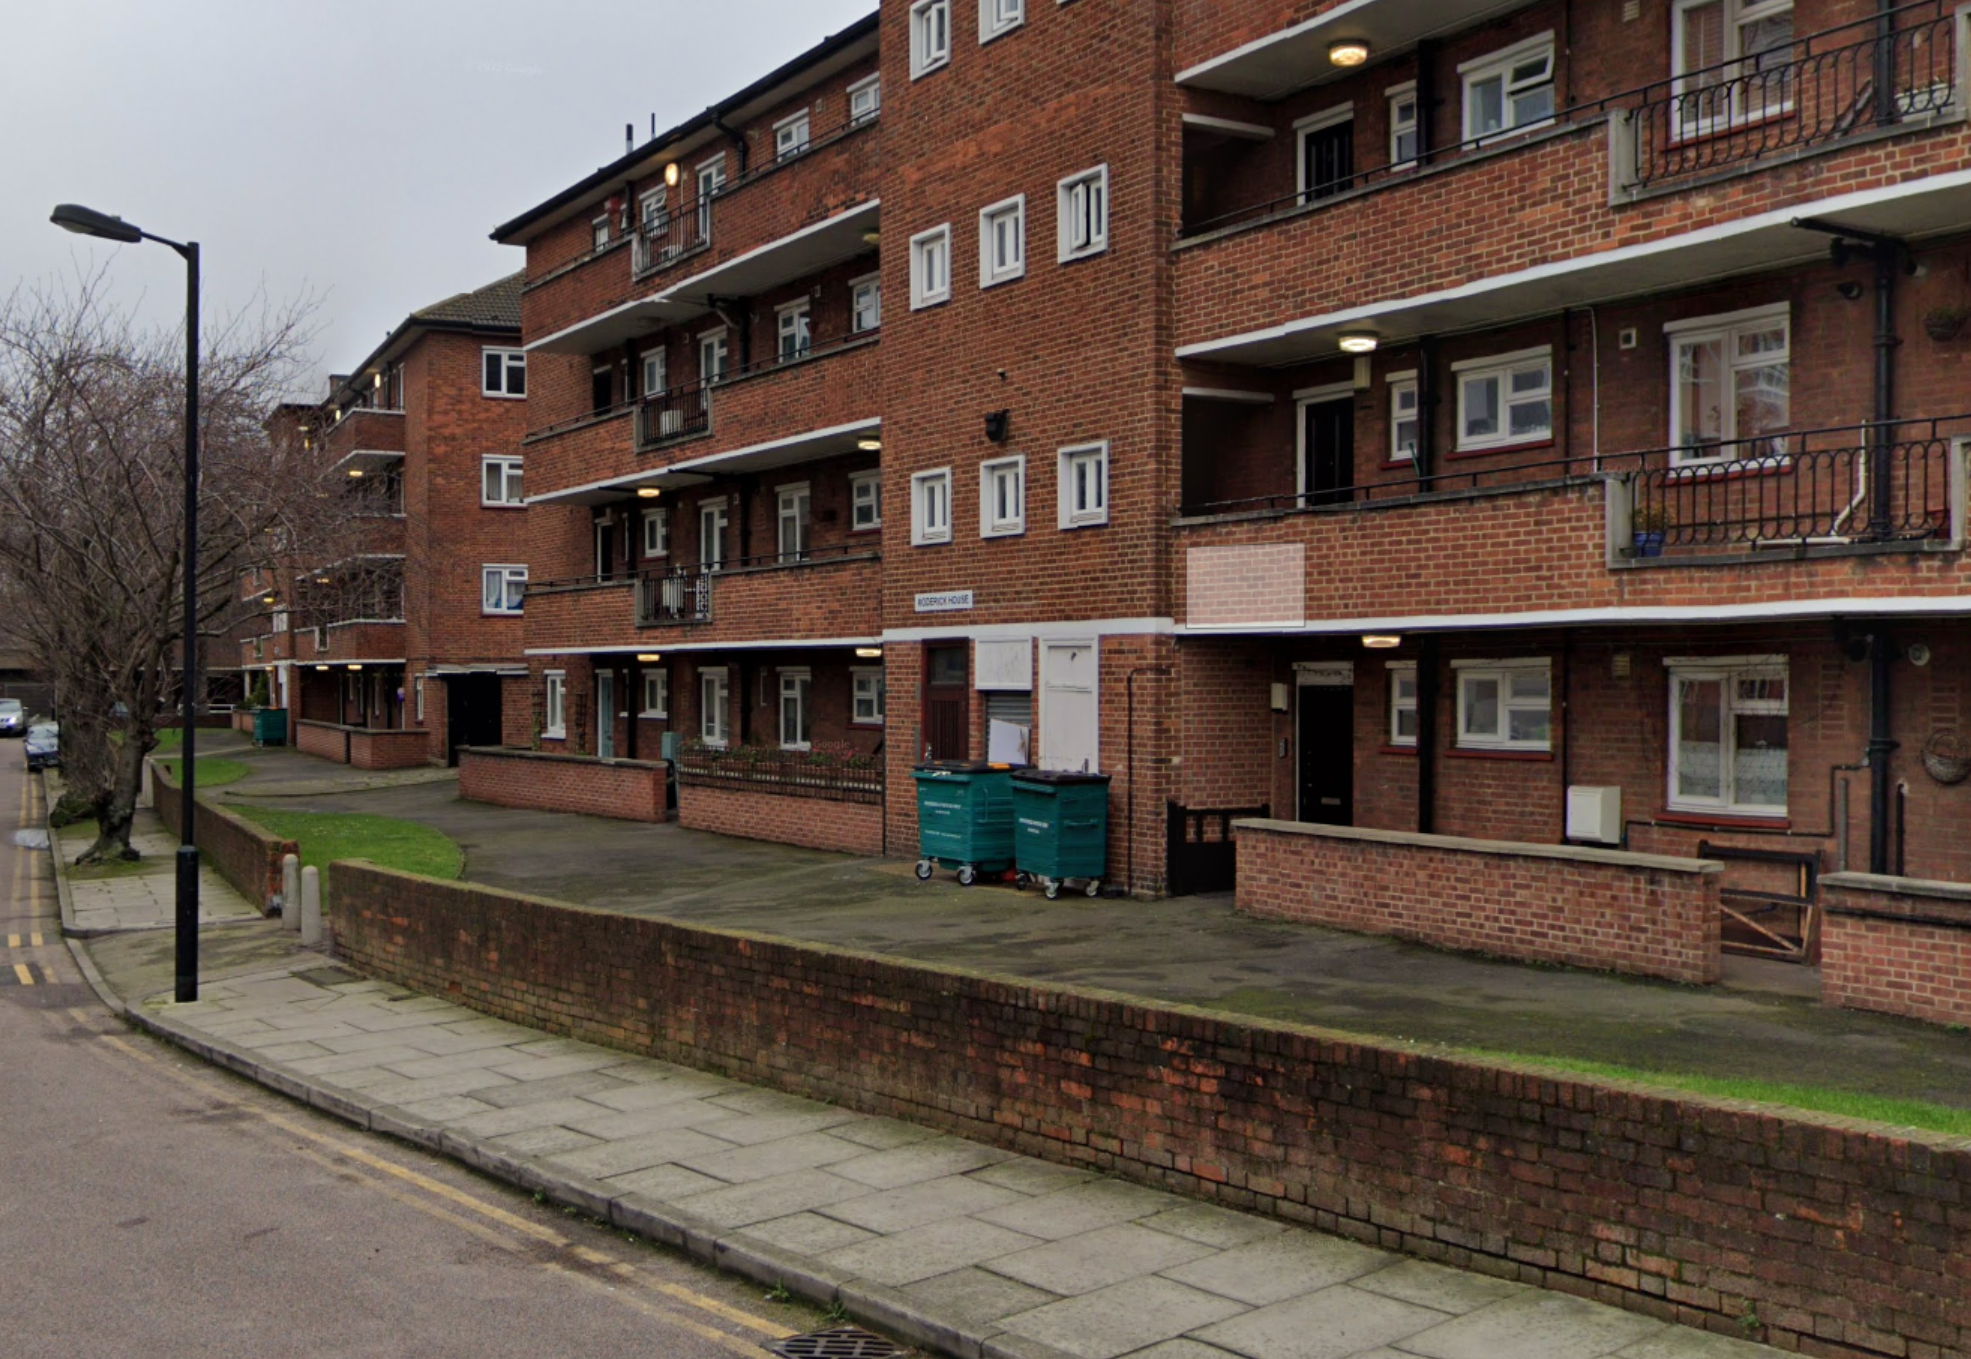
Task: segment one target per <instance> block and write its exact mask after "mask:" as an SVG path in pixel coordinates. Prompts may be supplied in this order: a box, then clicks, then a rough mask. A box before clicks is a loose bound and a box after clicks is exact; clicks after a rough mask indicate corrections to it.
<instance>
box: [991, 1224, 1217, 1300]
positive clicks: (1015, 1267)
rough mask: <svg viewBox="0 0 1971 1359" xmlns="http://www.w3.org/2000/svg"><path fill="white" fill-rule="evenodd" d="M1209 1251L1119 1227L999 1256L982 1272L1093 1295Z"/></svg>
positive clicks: (1178, 1239) (1128, 1226)
mask: <svg viewBox="0 0 1971 1359" xmlns="http://www.w3.org/2000/svg"><path fill="white" fill-rule="evenodd" d="M1212 1253H1213V1251H1212V1248H1211V1247H1210V1246H1205V1245H1200V1244H1199V1243H1198V1242H1196V1241H1186V1240H1185V1239H1184V1238H1183V1237H1181V1236H1168V1235H1166V1234H1164V1233H1163V1232H1153V1231H1151V1230H1150V1229H1149V1228H1147V1227H1138V1226H1135V1225H1133V1224H1131V1223H1123V1224H1122V1225H1121V1226H1117V1227H1103V1228H1102V1229H1100V1230H1099V1231H1093V1232H1084V1233H1082V1234H1081V1235H1080V1236H1070V1237H1067V1238H1066V1239H1064V1240H1061V1241H1050V1242H1048V1243H1047V1244H1046V1245H1044V1246H1034V1247H1032V1248H1030V1249H1028V1250H1023V1251H1020V1252H1019V1253H1018V1254H1015V1255H1007V1256H1003V1257H1001V1258H1000V1259H997V1260H994V1261H992V1262H991V1263H990V1264H988V1265H987V1266H986V1268H988V1269H990V1270H991V1271H992V1272H993V1273H995V1274H1004V1275H1005V1276H1006V1277H1007V1278H1009V1279H1014V1280H1017V1281H1019V1282H1020V1283H1024V1284H1031V1285H1033V1286H1034V1287H1035V1288H1045V1289H1049V1290H1051V1291H1053V1292H1055V1293H1069V1294H1073V1293H1093V1292H1095V1291H1096V1290H1097V1289H1100V1288H1107V1287H1108V1286H1109V1285H1111V1284H1119V1283H1121V1282H1123V1281H1124V1280H1125V1279H1134V1278H1138V1277H1140V1276H1142V1275H1146V1274H1155V1273H1157V1272H1159V1271H1164V1272H1166V1273H1167V1272H1168V1271H1169V1270H1170V1267H1171V1266H1173V1265H1181V1264H1183V1263H1185V1262H1186V1261H1190V1260H1196V1259H1197V1258H1198V1257H1199V1256H1200V1255H1210V1254H1212Z"/></svg>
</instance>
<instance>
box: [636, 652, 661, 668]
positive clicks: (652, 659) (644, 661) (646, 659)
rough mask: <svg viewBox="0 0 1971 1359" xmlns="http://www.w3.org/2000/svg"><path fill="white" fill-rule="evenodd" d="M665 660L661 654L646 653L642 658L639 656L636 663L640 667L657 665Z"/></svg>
mask: <svg viewBox="0 0 1971 1359" xmlns="http://www.w3.org/2000/svg"><path fill="white" fill-rule="evenodd" d="M663 659H664V657H663V655H662V653H660V652H656V651H646V652H644V653H643V654H642V655H641V656H638V657H637V658H636V663H637V664H638V665H655V664H657V662H659V661H661V660H663Z"/></svg>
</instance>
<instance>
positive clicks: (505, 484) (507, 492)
mask: <svg viewBox="0 0 1971 1359" xmlns="http://www.w3.org/2000/svg"><path fill="white" fill-rule="evenodd" d="M525 461H526V460H525V459H523V458H518V457H515V456H513V455H512V454H502V453H493V454H488V455H486V456H485V457H482V458H481V459H480V460H479V503H480V504H481V505H484V506H489V507H491V508H493V509H501V510H512V509H524V508H525V507H526V503H527V498H526V496H525V495H524V494H523V493H522V492H521V485H522V481H523V478H524V474H525ZM495 468H497V469H498V476H499V487H500V498H499V499H497V500H494V499H492V498H490V497H489V496H488V495H487V494H486V489H487V483H488V482H489V481H490V480H491V478H492V477H493V475H494V469H495Z"/></svg>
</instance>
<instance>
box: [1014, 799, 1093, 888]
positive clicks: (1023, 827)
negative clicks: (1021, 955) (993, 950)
mask: <svg viewBox="0 0 1971 1359" xmlns="http://www.w3.org/2000/svg"><path fill="white" fill-rule="evenodd" d="M1013 862H1014V866H1015V867H1017V868H1018V869H1019V871H1020V878H1021V881H1022V882H1023V883H1024V882H1026V881H1029V880H1031V881H1036V882H1038V883H1039V884H1040V886H1041V889H1042V890H1043V891H1044V892H1046V894H1047V899H1048V900H1049V901H1052V900H1054V898H1056V897H1058V896H1059V895H1060V894H1061V888H1062V887H1064V886H1068V885H1070V884H1079V885H1080V886H1081V888H1082V889H1083V890H1084V891H1086V892H1087V893H1088V895H1089V896H1091V897H1092V896H1096V895H1098V894H1099V893H1100V892H1101V890H1102V875H1103V874H1104V873H1106V872H1108V871H1109V776H1108V775H1107V774H1072V773H1067V772H1064V771H1056V770H1051V769H1022V770H1019V771H1018V772H1016V773H1015V774H1014V775H1013Z"/></svg>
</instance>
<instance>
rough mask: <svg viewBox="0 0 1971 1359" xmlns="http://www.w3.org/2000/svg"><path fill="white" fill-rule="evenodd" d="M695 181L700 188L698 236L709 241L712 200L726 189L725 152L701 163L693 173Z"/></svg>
mask: <svg viewBox="0 0 1971 1359" xmlns="http://www.w3.org/2000/svg"><path fill="white" fill-rule="evenodd" d="M693 179H694V182H695V183H696V184H697V186H698V207H697V209H696V210H697V213H698V234H699V235H700V236H701V237H704V238H707V239H709V238H710V237H711V234H712V200H713V199H714V198H715V197H717V196H718V192H719V190H720V189H723V188H724V187H725V152H723V151H721V152H719V153H718V154H717V155H716V156H710V157H707V158H706V159H704V160H701V161H699V162H698V166H697V168H696V169H695V170H694V171H693Z"/></svg>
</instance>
